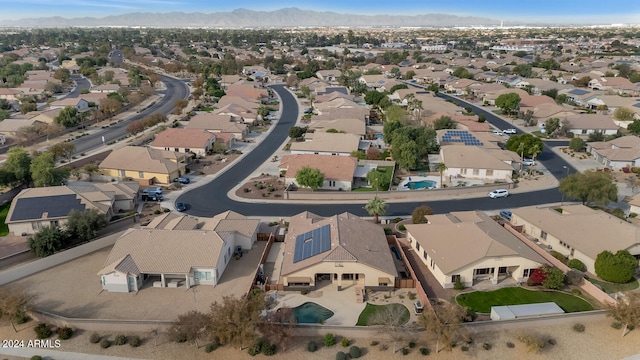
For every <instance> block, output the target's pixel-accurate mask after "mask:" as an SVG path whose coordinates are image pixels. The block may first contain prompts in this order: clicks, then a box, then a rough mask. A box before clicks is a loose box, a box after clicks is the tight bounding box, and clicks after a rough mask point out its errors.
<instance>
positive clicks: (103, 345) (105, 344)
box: [100, 339, 111, 349]
mask: <svg viewBox="0 0 640 360" xmlns="http://www.w3.org/2000/svg"><path fill="white" fill-rule="evenodd" d="M109 346H111V341H109V339H102V340H100V347H101V348H103V349H106V348H108V347H109Z"/></svg>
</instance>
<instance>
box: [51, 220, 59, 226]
mask: <svg viewBox="0 0 640 360" xmlns="http://www.w3.org/2000/svg"><path fill="white" fill-rule="evenodd" d="M50 224H51V227H58V226H59V225H60V223H59V222H58V220H51V222H50Z"/></svg>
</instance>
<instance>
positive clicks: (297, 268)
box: [280, 211, 398, 300]
mask: <svg viewBox="0 0 640 360" xmlns="http://www.w3.org/2000/svg"><path fill="white" fill-rule="evenodd" d="M397 277H398V272H397V270H396V267H395V264H394V261H393V258H392V253H391V251H390V250H389V244H388V243H387V238H386V236H385V234H384V231H383V230H382V228H380V227H379V226H377V225H376V224H373V223H371V222H369V221H365V220H362V219H361V218H359V217H357V216H355V215H353V214H350V213H347V212H345V213H342V214H339V215H334V216H331V217H327V218H325V217H321V216H318V215H316V214H313V213H310V212H307V211H305V212H303V213H300V214H298V215H295V216H292V217H291V219H290V220H289V231H288V233H287V235H286V237H285V241H284V257H283V261H282V268H281V272H280V283H281V284H283V285H284V288H285V290H287V289H316V288H319V287H321V286H323V285H324V284H326V285H328V286H331V287H332V288H337V290H338V291H341V290H342V289H344V288H348V287H352V286H354V287H356V288H357V287H362V288H366V289H373V290H391V289H393V288H394V286H395V280H396V278H397ZM354 300H355V299H354Z"/></svg>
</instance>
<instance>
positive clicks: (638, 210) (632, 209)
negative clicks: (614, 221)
mask: <svg viewBox="0 0 640 360" xmlns="http://www.w3.org/2000/svg"><path fill="white" fill-rule="evenodd" d="M631 214H640V194H636V195H633V196H632V197H631V199H629V215H631Z"/></svg>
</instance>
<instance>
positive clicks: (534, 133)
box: [531, 130, 549, 139]
mask: <svg viewBox="0 0 640 360" xmlns="http://www.w3.org/2000/svg"><path fill="white" fill-rule="evenodd" d="M531 134H533V135H534V136H537V137H539V138H541V139H548V138H549V136H547V134H543V133H542V132H541V131H540V130H537V131H532V132H531Z"/></svg>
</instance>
